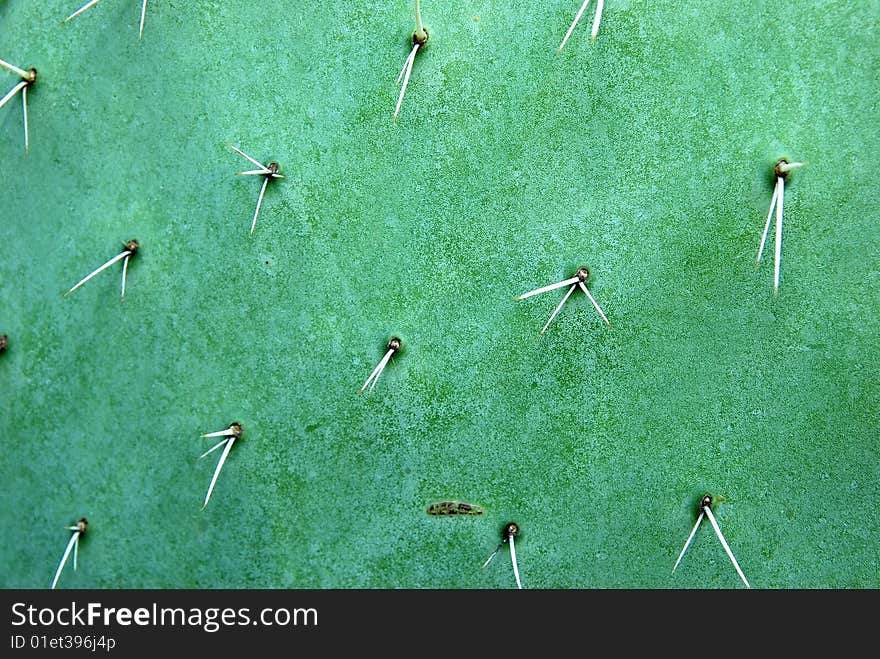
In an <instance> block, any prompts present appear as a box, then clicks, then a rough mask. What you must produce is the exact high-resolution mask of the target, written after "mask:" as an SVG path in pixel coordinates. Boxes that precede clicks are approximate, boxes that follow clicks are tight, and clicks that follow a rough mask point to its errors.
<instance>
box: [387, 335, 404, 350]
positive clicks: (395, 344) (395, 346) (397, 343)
mask: <svg viewBox="0 0 880 659" xmlns="http://www.w3.org/2000/svg"><path fill="white" fill-rule="evenodd" d="M402 345H403V342H402V341H401V340H400V339H398V338H397V337H396V336H392V337H391V340H390V341H389V342H388V347H387V348H386V350H393V351H394V352H397V351H398V350H400V347H401V346H402Z"/></svg>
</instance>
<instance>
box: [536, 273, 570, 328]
mask: <svg viewBox="0 0 880 659" xmlns="http://www.w3.org/2000/svg"><path fill="white" fill-rule="evenodd" d="M576 288H577V284H572V285H571V288H569V289H568V292H567V293H566V294H565V297H563V298H562V300H561V301H560V302H559V305H558V306H557V307H556V310H555V311H554V312H553V314H552V315H551V316H550V320H548V321H547V324H546V325H544V328H543V329H542V330H541V334H543V333H544V332H546V331H547V328H548V327H550V323H552V322H553V319H554V318H556V314H558V313H559V310H560V309H562V305H563V304H565V302H566V301H567V300H568V298H569V297H571V294H572V293H574V289H576Z"/></svg>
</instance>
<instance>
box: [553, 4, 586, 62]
mask: <svg viewBox="0 0 880 659" xmlns="http://www.w3.org/2000/svg"><path fill="white" fill-rule="evenodd" d="M588 4H590V0H584V4H582V5H581V8H580V9H579V10H578V13H577V14H576V15H575V17H574V20H573V21H572V22H571V25H570V26H569V28H568V32H566V33H565V38H563V39H562V43H561V44H559V50H558V51H557V52H560V53H561V52H562V49H563V48H564V47H565V43H566V42H567V41H568V38H569V37H570V36H571V33H572V32H574V28H575V27H576V26H577V24H578V21H579V20H581V14H583V13H584V10H585V9H586V8H587V5H588Z"/></svg>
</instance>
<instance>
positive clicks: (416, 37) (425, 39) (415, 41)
mask: <svg viewBox="0 0 880 659" xmlns="http://www.w3.org/2000/svg"><path fill="white" fill-rule="evenodd" d="M422 31H423V32H424V33H425V36H423V37H419V33H418V30H417V31H415V32H413V35H412V45H413V46H415V45H416V44H418V45H419V46H422V47H423V48H424V46H425V44H426V43H428V38H429V37H430V36H431V35H430V34H428V28H426V27H423V28H422Z"/></svg>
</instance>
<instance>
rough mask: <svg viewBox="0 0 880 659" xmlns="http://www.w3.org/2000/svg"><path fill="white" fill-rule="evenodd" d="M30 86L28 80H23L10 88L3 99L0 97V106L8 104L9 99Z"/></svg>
mask: <svg viewBox="0 0 880 659" xmlns="http://www.w3.org/2000/svg"><path fill="white" fill-rule="evenodd" d="M27 86H28V82H27V80H22V81H21V82H20V83H18V84H17V85H16V86H15V87H13V88H12V89H10V90H9V93H8V94H6V96H4V97H3V98H2V99H0V108H2V107H3V106H4V105H6V104H7V103H8V102H9V99H10V98H12V97H13V96H15V95H16V94H17V93H18V92H19V91H20V90H22V89H24V88H25V87H27Z"/></svg>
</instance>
